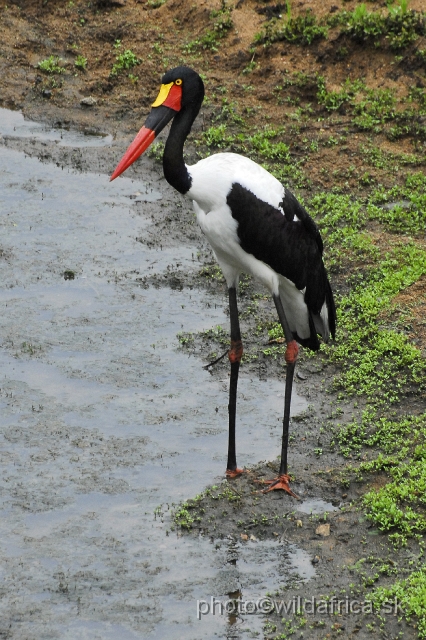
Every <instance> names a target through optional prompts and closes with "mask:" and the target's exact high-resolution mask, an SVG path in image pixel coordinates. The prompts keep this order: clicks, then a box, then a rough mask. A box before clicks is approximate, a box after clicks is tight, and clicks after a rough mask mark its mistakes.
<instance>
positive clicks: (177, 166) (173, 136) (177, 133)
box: [163, 104, 200, 193]
mask: <svg viewBox="0 0 426 640" xmlns="http://www.w3.org/2000/svg"><path fill="white" fill-rule="evenodd" d="M199 110H200V106H199V105H195V104H194V105H189V106H186V107H185V108H184V109H182V111H179V113H177V114H176V116H175V117H174V120H173V122H172V126H171V129H170V133H169V136H168V138H167V142H166V147H165V149H164V155H163V170H164V176H165V178H166V180H167V182H168V183H169V184H171V185H172V187H174V188H175V189H176V190H177V191H180V193H186V192H187V191H189V189H190V188H191V181H192V180H191V176H190V175H189V173H188V169H187V168H186V165H185V162H184V159H183V145H184V143H185V140H186V138H187V137H188V134H189V132H190V131H191V127H192V123H193V122H194V120H195V118H196V117H197V114H198V111H199Z"/></svg>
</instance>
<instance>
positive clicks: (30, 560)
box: [0, 110, 332, 640]
mask: <svg viewBox="0 0 426 640" xmlns="http://www.w3.org/2000/svg"><path fill="white" fill-rule="evenodd" d="M3 111H5V110H2V112H3ZM0 116H1V117H0V123H1V124H0V133H1V134H2V135H17V133H16V132H17V131H18V134H19V131H21V133H20V134H19V135H25V136H28V137H31V136H32V135H38V134H39V133H40V135H45V134H44V133H43V130H42V128H40V131H39V130H38V127H33V124H31V123H30V124H29V123H25V122H24V123H22V121H21V120H20V118H18V116H19V114H16V113H13V114H12V113H11V112H7V113H1V114H0ZM20 127H21V129H20ZM11 128H14V132H13V134H12V133H10V131H11ZM24 132H25V133H24ZM34 132H35V133H34ZM67 133H68V132H67ZM69 133H70V135H81V134H72V132H69ZM62 134H65V132H63V131H59V132H54V134H52V136H53V138H48V139H47V141H48V142H49V140H53V142H52V144H56V143H59V139H60V138H59V139H58V138H57V137H54V136H60V135H62ZM46 135H47V134H46ZM49 135H50V134H49ZM64 139H65V138H62V139H61V140H64ZM67 139H68V140H72V138H67ZM49 144H50V143H49ZM72 144H75V143H74V142H72ZM99 152H101V150H100V151H99ZM153 182H154V179H153V176H150V175H148V176H147V182H146V183H145V182H142V181H132V180H129V179H126V178H123V179H120V180H118V181H115V182H113V183H110V182H109V180H108V176H105V175H97V174H94V173H92V174H81V173H76V172H73V171H70V170H67V169H61V168H60V167H56V166H53V165H49V164H42V163H41V162H39V161H38V160H37V159H35V158H29V157H26V156H25V155H24V153H22V152H18V151H14V150H10V149H8V148H5V147H3V146H0V207H1V211H2V216H1V218H0V225H1V226H2V240H1V244H0V250H1V252H0V266H1V268H2V282H3V287H2V289H1V291H0V306H1V312H2V326H3V329H2V338H1V340H2V343H1V346H0V371H1V380H0V406H1V407H2V409H1V413H0V461H1V464H2V480H1V488H2V490H1V492H0V513H1V515H2V517H1V518H0V564H1V566H2V567H3V573H2V578H3V582H4V583H7V585H8V590H7V594H6V595H5V597H4V598H3V599H2V603H1V604H0V610H1V611H2V614H1V615H2V619H6V617H7V619H9V617H10V616H9V612H10V611H12V610H13V612H14V613H13V615H14V616H16V617H19V620H20V626H19V633H20V637H23V636H24V635H28V634H31V635H34V636H37V637H51V636H52V637H53V636H55V635H57V636H60V637H61V638H73V640H76V639H80V638H81V639H83V638H89V637H90V638H94V637H99V638H110V637H111V638H112V637H114V638H115V637H119V638H123V639H127V638H129V639H132V638H141V637H144V638H164V637H185V638H186V639H189V638H194V640H195V639H197V640H200V639H201V638H211V637H213V635H214V634H216V636H217V637H226V633H227V629H228V626H229V624H230V622H229V620H228V618H227V617H226V616H225V617H220V618H217V617H214V616H205V617H204V618H203V620H202V621H201V620H198V619H197V616H196V603H197V600H200V599H203V598H206V599H208V598H210V597H212V596H218V597H219V596H220V597H221V598H227V597H228V594H229V593H234V592H239V593H240V594H242V596H243V597H244V598H245V599H256V598H260V597H262V596H264V595H265V592H266V591H267V590H268V589H270V588H274V587H279V586H280V585H283V584H285V583H286V580H288V579H290V578H291V576H293V577H294V576H295V574H296V573H297V574H298V575H299V577H300V579H305V580H308V579H310V578H311V577H312V575H313V571H314V570H313V567H312V565H311V564H310V562H309V559H308V557H307V554H305V553H304V552H303V551H302V550H300V549H297V548H296V547H294V546H291V545H290V546H288V547H284V546H283V545H282V544H280V543H278V542H275V541H274V542H266V541H263V542H258V543H256V544H247V545H242V544H240V543H238V544H237V543H233V549H234V551H232V549H231V551H230V548H229V545H228V546H227V545H226V544H222V545H221V546H220V547H219V548H218V549H215V547H214V545H213V544H212V543H211V542H210V541H209V540H206V539H203V538H199V539H193V538H180V537H177V536H176V534H175V533H173V532H171V531H167V528H168V527H170V522H169V521H168V519H167V518H165V520H164V523H163V522H162V521H160V519H154V511H155V509H156V507H158V505H160V504H163V505H169V507H170V506H171V503H172V502H175V503H177V502H178V501H180V500H182V499H184V498H186V497H188V496H192V495H194V494H196V493H197V492H200V491H202V490H203V488H205V486H206V485H207V484H209V483H211V482H214V481H216V480H218V479H220V478H221V477H223V472H224V466H225V457H226V446H227V403H228V378H225V379H224V380H216V379H215V378H214V377H212V376H211V375H210V374H209V372H207V371H205V370H204V369H203V368H202V364H203V363H202V362H201V361H200V360H199V359H198V358H194V357H188V355H187V354H186V353H184V352H183V351H182V350H180V349H179V342H178V338H177V333H178V332H179V331H182V330H188V329H190V330H191V331H199V330H203V329H208V328H210V327H211V326H213V325H215V324H221V325H223V326H227V324H228V318H227V316H226V314H225V312H224V306H225V304H226V300H225V298H222V297H218V298H215V297H214V296H212V295H211V294H209V295H208V297H207V295H206V293H205V292H203V291H196V290H195V289H194V290H188V289H183V290H182V291H179V290H170V289H169V288H166V287H164V288H159V289H156V288H148V289H144V288H141V287H140V286H139V284H138V280H137V277H138V276H139V275H140V276H142V275H145V274H146V273H152V272H155V273H159V274H162V273H164V272H165V271H166V269H167V267H170V265H174V266H179V268H183V269H186V270H190V269H197V268H198V264H197V262H196V261H195V260H194V257H193V256H194V254H195V253H196V247H194V246H189V245H188V246H175V247H169V248H167V250H164V251H161V250H152V249H149V248H147V247H146V246H145V245H143V244H141V243H138V242H136V241H135V238H136V237H140V236H143V235H144V234H146V233H148V232H149V230H150V229H151V224H152V223H151V218H150V216H149V211H150V207H157V206H161V204H162V199H163V197H162V194H161V192H160V191H159V190H158V189H160V188H161V184H160V183H157V184H158V188H157V189H154V188H153V187H152V186H149V185H150V184H153ZM137 194H143V198H144V201H145V202H146V205H145V206H146V212H147V215H146V216H145V215H135V214H134V211H133V210H132V206H133V205H132V203H133V202H134V201H135V199H137V197H139V196H138V195H137ZM130 196H135V197H134V198H133V197H130ZM66 270H72V271H73V273H74V274H75V277H74V279H71V280H65V279H64V272H65V271H66ZM129 273H131V274H132V275H131V277H128V274H129ZM282 405H283V383H282V382H280V381H273V380H268V381H267V382H263V381H260V380H257V379H254V378H252V377H250V376H249V375H248V374H244V372H243V373H242V375H241V382H240V386H239V405H238V425H237V447H238V461H239V464H241V465H249V464H253V463H256V462H258V461H259V459H271V458H275V457H276V456H277V455H278V452H279V449H280V438H281V420H282V408H283V407H282ZM306 408H307V403H306V401H305V400H304V399H303V398H301V397H300V396H298V395H297V389H296V394H295V396H294V399H293V405H292V411H293V413H299V412H303V411H305V410H306ZM200 469H202V473H200ZM313 502H314V501H312V500H307V501H305V502H304V503H303V504H302V506H303V505H307V504H308V503H313ZM324 506H326V507H327V508H326V509H324V510H327V511H331V510H332V509H331V508H330V507H328V503H324ZM311 511H312V512H315V511H313V509H312V504H311V507H310V511H309V513H310V512H311ZM230 544H231V543H230ZM231 547H232V545H231ZM231 552H232V553H234V552H235V554H236V555H235V558H234V559H235V563H230V562H229V554H230V553H231ZM305 556H306V557H305ZM34 606H37V611H38V613H37V620H35V619H34V616H33V611H34ZM8 616H9V617H8ZM262 620H263V618H262V616H260V615H259V616H249V617H248V618H247V619H245V621H246V622H247V623H248V625H249V626H250V629H251V632H255V631H259V632H260V631H261V628H262ZM241 637H245V636H243V635H242V636H241ZM247 637H249V636H247Z"/></svg>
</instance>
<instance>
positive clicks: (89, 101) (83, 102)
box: [80, 96, 98, 107]
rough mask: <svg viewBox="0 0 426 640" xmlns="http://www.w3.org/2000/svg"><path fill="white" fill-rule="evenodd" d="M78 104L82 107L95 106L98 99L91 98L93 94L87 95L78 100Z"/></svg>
mask: <svg viewBox="0 0 426 640" xmlns="http://www.w3.org/2000/svg"><path fill="white" fill-rule="evenodd" d="M80 104H81V105H82V106H83V107H95V106H96V105H97V104H98V101H97V100H96V98H93V96H88V97H87V98H82V99H81V100H80Z"/></svg>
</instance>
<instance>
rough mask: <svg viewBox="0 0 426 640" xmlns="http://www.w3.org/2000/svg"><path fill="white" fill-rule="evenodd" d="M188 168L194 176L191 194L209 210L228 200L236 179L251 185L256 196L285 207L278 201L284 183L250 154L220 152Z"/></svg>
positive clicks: (189, 194)
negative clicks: (250, 157)
mask: <svg viewBox="0 0 426 640" xmlns="http://www.w3.org/2000/svg"><path fill="white" fill-rule="evenodd" d="M187 169H188V172H189V174H190V176H191V178H192V185H191V189H190V190H189V191H188V196H189V197H190V198H192V199H193V200H195V202H196V203H197V204H198V206H199V207H201V209H203V211H205V212H206V213H209V212H210V211H214V210H215V209H218V208H220V207H221V206H223V205H224V204H226V198H227V195H228V193H229V192H230V191H231V188H232V185H233V184H234V183H238V184H240V185H241V186H242V187H245V188H246V189H249V190H250V191H251V192H252V193H254V195H255V196H256V197H257V198H259V199H260V200H263V201H264V202H267V203H268V204H270V205H272V206H273V207H276V208H277V209H280V210H281V211H282V209H281V207H280V206H279V205H280V203H281V202H282V200H283V198H284V193H285V192H284V187H283V186H282V184H281V183H280V182H279V181H278V180H277V179H276V178H274V176H272V175H271V174H270V173H268V171H266V169H264V168H263V167H261V166H260V165H258V164H256V162H253V160H250V159H249V158H245V157H244V156H240V155H238V154H236V153H217V154H215V155H212V156H209V157H208V158H205V159H204V160H200V161H199V162H197V164H195V165H193V166H192V167H187Z"/></svg>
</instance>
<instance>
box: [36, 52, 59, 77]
mask: <svg viewBox="0 0 426 640" xmlns="http://www.w3.org/2000/svg"><path fill="white" fill-rule="evenodd" d="M60 62H63V60H62V58H59V56H54V55H52V56H49V57H48V58H46V59H45V60H40V62H39V63H38V65H37V67H38V68H39V69H40V70H41V71H45V72H46V73H65V69H64V68H63V67H61V66H60V64H59V63H60Z"/></svg>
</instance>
